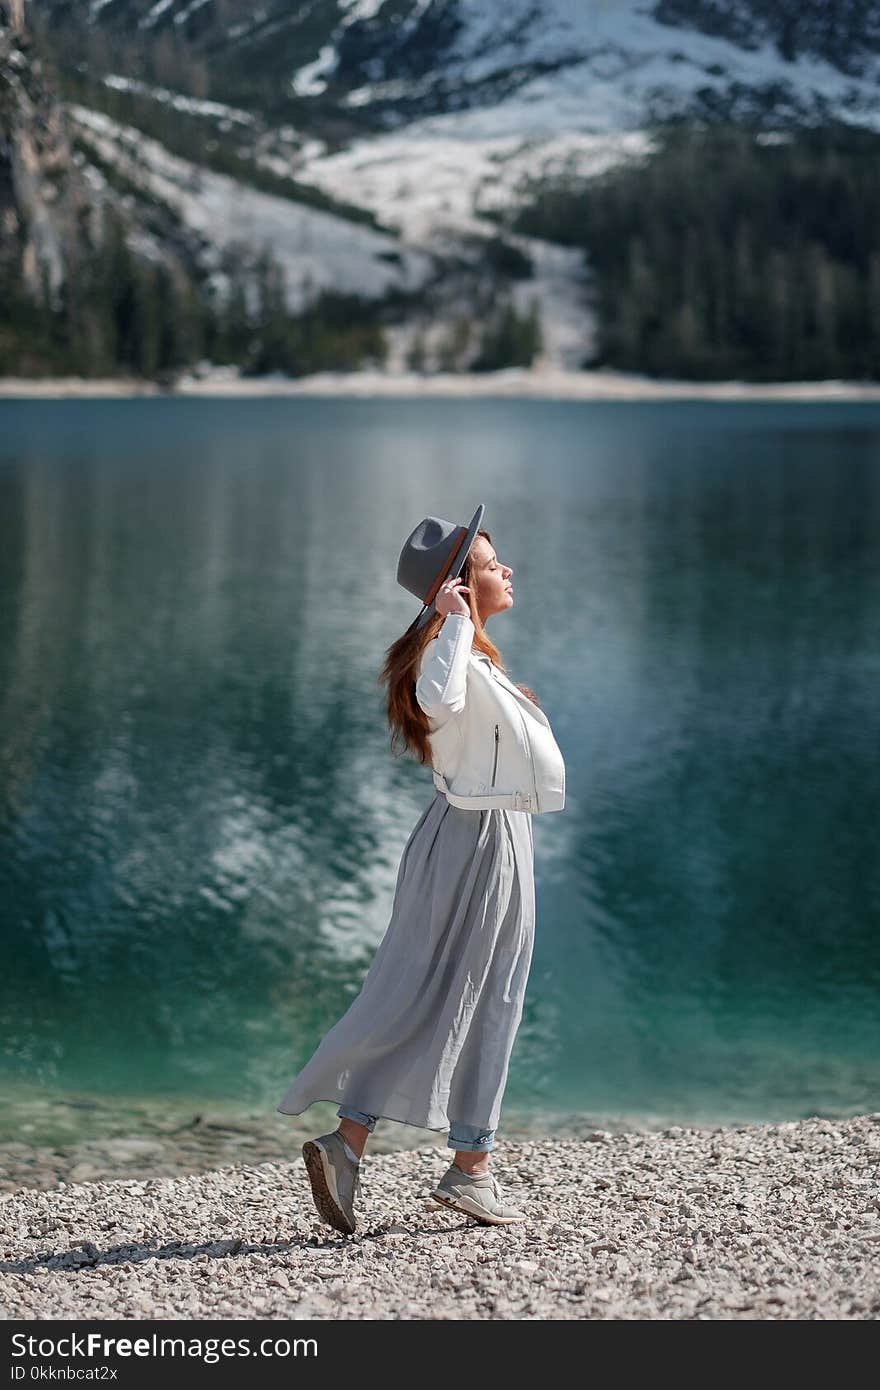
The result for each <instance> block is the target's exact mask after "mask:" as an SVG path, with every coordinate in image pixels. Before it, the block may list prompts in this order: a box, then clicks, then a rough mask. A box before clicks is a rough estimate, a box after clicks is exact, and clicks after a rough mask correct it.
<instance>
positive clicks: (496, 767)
mask: <svg viewBox="0 0 880 1390" xmlns="http://www.w3.org/2000/svg"><path fill="white" fill-rule="evenodd" d="M498 737H499V735H498V725H497V724H496V725H495V760H494V762H493V763H492V786H493V787H494V785H495V773H496V772H497V770H498Z"/></svg>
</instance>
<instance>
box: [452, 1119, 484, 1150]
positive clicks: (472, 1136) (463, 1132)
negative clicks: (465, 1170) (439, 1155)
mask: <svg viewBox="0 0 880 1390" xmlns="http://www.w3.org/2000/svg"><path fill="white" fill-rule="evenodd" d="M446 1147H447V1148H449V1149H457V1150H460V1151H463V1152H465V1153H488V1152H489V1150H490V1149H494V1147H495V1131H494V1129H481V1128H480V1126H479V1125H459V1124H452V1125H450V1126H449V1138H448V1139H447V1141H446Z"/></svg>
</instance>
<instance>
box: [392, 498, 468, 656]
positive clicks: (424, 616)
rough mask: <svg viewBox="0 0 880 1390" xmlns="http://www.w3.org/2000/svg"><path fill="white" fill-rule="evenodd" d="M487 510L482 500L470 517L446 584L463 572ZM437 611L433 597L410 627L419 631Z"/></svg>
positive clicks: (447, 572) (448, 571)
mask: <svg viewBox="0 0 880 1390" xmlns="http://www.w3.org/2000/svg"><path fill="white" fill-rule="evenodd" d="M485 510H486V508H485V505H484V503H482V502H481V503H480V505H479V506H478V507H477V510H476V511H475V512H474V514H473V516H472V517H471V519H470V523H469V525H468V528H467V535H466V536H465V538H464V540H463V541H462V543H461V545H460V546H459V547H458V550H457V551H456V552H455V559H454V560H453V561H452V564H451V565H450V566H449V569H448V570H447V571H446V574H445V575H444V578H443V582H444V584H445V583H446V580H447V579H457V578H458V576H459V575H460V574H461V572H462V570H463V569H464V562H465V560H466V559H467V557H468V551H469V550H470V548H471V546H472V545H473V543H474V540H475V539H476V535H477V532H478V531H479V529H480V527H481V525H482V523H483V513H484V511H485ZM436 612H437V608H436V605H435V601H434V599H431V602H430V603H426V604H425V605H424V607H423V608H422V611H421V613H420V614H419V615H418V617H417V618H414V619H413V621H412V623H411V624H410V627H413V628H415V630H416V631H417V632H418V630H419V629H420V628H423V627H424V626H425V623H429V622H430V621H431V619H432V618H433V616H434V614H435V613H436Z"/></svg>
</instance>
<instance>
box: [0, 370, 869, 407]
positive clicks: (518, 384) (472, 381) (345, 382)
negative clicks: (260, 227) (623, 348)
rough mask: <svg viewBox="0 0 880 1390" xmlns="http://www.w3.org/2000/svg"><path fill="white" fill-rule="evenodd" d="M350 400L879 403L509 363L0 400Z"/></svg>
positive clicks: (8, 391) (109, 383)
mask: <svg viewBox="0 0 880 1390" xmlns="http://www.w3.org/2000/svg"><path fill="white" fill-rule="evenodd" d="M269 396H271V397H286V396H300V397H349V398H366V399H422V398H425V399H438V398H439V399H445V398H449V399H462V398H466V399H493V398H495V399H497V398H501V399H524V400H562V401H628V402H629V401H682V400H704V401H728V402H730V401H792V402H795V401H797V402H813V403H819V404H821V403H827V402H832V401H840V402H871V403H874V402H880V382H852V381H849V382H848V381H788V382H746V381H682V380H672V379H669V380H660V379H658V378H654V377H648V376H640V375H638V374H635V373H627V372H615V371H604V370H602V371H583V372H569V371H562V370H556V369H553V368H546V369H540V370H527V369H524V368H510V369H508V370H505V371H500V372H487V373H485V374H483V373H479V374H477V373H470V374H468V373H437V374H435V375H432V376H420V375H419V374H417V373H413V372H410V373H400V374H391V373H385V372H375V371H361V372H320V373H316V374H314V375H312V376H305V377H297V378H281V377H275V376H267V377H229V376H222V375H218V376H215V377H210V376H206V377H204V378H198V377H184V378H182V379H181V380H180V381H178V382H176V383H175V384H174V385H173V386H172V387H161V386H159V385H157V384H156V383H155V382H149V381H140V380H134V379H129V378H109V379H103V380H98V379H95V380H89V379H87V378H83V377H56V378H24V377H2V378H0V399H5V400H26V399H36V400H71V399H80V400H101V399H129V398H135V397H160V398H166V399H167V398H175V397H176V398H182V397H204V398H211V399H215V398H230V399H255V398H261V397H269Z"/></svg>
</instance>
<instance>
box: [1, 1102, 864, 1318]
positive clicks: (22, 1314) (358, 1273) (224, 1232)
mask: <svg viewBox="0 0 880 1390" xmlns="http://www.w3.org/2000/svg"><path fill="white" fill-rule="evenodd" d="M450 1157H451V1151H448V1150H445V1151H444V1150H442V1149H440V1150H438V1148H437V1147H429V1148H421V1149H414V1150H406V1151H399V1152H392V1153H382V1154H377V1153H372V1154H371V1152H370V1149H369V1148H368V1149H367V1152H366V1155H365V1157H364V1160H363V1169H362V1175H363V1176H362V1195H361V1202H360V1205H359V1208H358V1211H359V1229H358V1230H357V1231H356V1233H355V1234H354V1235H353V1236H342V1235H339V1234H338V1233H337V1232H335V1231H334V1230H332V1228H330V1227H328V1226H325V1225H323V1224H322V1223H321V1222H320V1221H319V1219H318V1216H317V1213H316V1212H315V1209H314V1207H313V1205H312V1201H311V1194H310V1191H309V1188H308V1182H307V1178H306V1174H305V1168H304V1166H303V1163H302V1160H301V1159H300V1158H299V1157H297V1158H296V1159H295V1160H294V1161H285V1162H271V1163H260V1164H250V1163H236V1164H235V1165H233V1166H232V1167H226V1168H220V1169H216V1170H214V1171H212V1172H208V1173H199V1174H190V1175H188V1176H176V1177H156V1178H148V1179H145V1180H139V1181H134V1180H130V1179H122V1180H113V1181H100V1182H84V1183H79V1182H77V1183H70V1184H65V1183H59V1184H58V1186H57V1187H54V1188H52V1189H48V1190H45V1189H42V1190H41V1189H39V1188H26V1189H24V1190H20V1191H16V1192H8V1193H5V1194H2V1195H0V1231H2V1246H3V1251H2V1260H0V1269H2V1272H3V1292H2V1303H3V1314H4V1316H5V1317H6V1318H12V1319H29V1318H48V1319H60V1318H88V1319H99V1318H100V1319H118V1318H197V1317H198V1318H241V1319H249V1318H261V1319H262V1318H279V1319H288V1318H293V1319H296V1318H300V1319H311V1318H319V1319H343V1318H377V1319H390V1318H431V1319H437V1318H441V1319H448V1318H455V1319H459V1318H480V1319H483V1318H502V1319H506V1318H565V1319H569V1318H627V1319H635V1318H637V1319H644V1318H713V1319H714V1318H725V1319H727V1318H737V1319H756V1318H773V1319H776V1318H797V1319H801V1318H833V1319H845V1320H851V1319H862V1318H867V1319H874V1318H876V1316H877V1314H878V1313H880V1259H878V1257H880V1113H877V1114H872V1115H863V1116H859V1117H857V1118H855V1119H851V1120H843V1121H841V1120H827V1119H820V1118H815V1117H814V1118H811V1119H808V1120H800V1121H797V1122H795V1123H790V1124H777V1125H763V1124H762V1125H743V1126H732V1127H723V1128H714V1129H680V1128H671V1129H665V1130H662V1131H660V1132H656V1131H655V1132H647V1131H638V1132H629V1133H621V1134H616V1133H609V1132H605V1131H601V1130H600V1131H596V1132H595V1133H593V1134H592V1135H591V1136H589V1137H582V1138H576V1139H571V1138H568V1139H543V1140H541V1141H539V1142H531V1141H530V1142H516V1141H503V1142H499V1143H498V1145H497V1147H496V1148H495V1150H494V1152H493V1155H492V1167H493V1170H494V1172H495V1173H496V1175H497V1177H498V1180H499V1182H500V1184H501V1186H502V1190H503V1192H504V1194H505V1195H506V1196H507V1197H509V1198H510V1199H511V1200H514V1201H516V1202H517V1204H519V1205H521V1206H523V1207H524V1208H525V1209H526V1210H527V1211H528V1213H529V1219H528V1221H525V1222H521V1223H518V1224H517V1225H514V1226H510V1227H491V1226H481V1225H479V1224H477V1223H476V1222H474V1221H472V1220H471V1219H470V1218H468V1217H465V1216H457V1215H456V1214H455V1213H454V1212H450V1211H446V1210H443V1209H441V1208H436V1207H433V1206H432V1205H431V1204H430V1203H429V1201H428V1200H427V1194H428V1192H429V1190H430V1185H431V1184H432V1182H433V1180H435V1179H436V1178H438V1177H439V1176H440V1175H441V1173H442V1172H443V1171H444V1168H445V1166H446V1164H447V1162H448V1160H449V1158H450ZM402 1271H405V1274H406V1278H405V1279H402V1278H401V1273H402Z"/></svg>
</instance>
